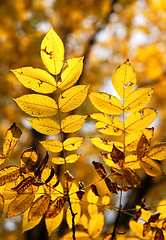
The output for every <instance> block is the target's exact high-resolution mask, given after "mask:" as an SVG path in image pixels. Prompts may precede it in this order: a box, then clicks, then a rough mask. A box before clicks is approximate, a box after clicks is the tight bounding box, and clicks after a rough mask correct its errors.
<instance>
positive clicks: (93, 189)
mask: <svg viewBox="0 0 166 240" xmlns="http://www.w3.org/2000/svg"><path fill="white" fill-rule="evenodd" d="M90 188H91V190H92V192H93V193H94V194H95V195H96V196H98V197H100V195H99V194H98V191H97V187H96V186H95V185H94V184H92V185H91V186H90Z"/></svg>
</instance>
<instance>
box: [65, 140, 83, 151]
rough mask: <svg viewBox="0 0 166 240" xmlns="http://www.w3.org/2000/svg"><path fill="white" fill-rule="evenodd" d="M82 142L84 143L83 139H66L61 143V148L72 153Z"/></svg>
mask: <svg viewBox="0 0 166 240" xmlns="http://www.w3.org/2000/svg"><path fill="white" fill-rule="evenodd" d="M83 141H84V138H82V137H72V138H67V139H66V140H65V141H64V142H63V147H64V149H65V150H67V151H74V150H76V149H77V148H79V147H80V146H81V144H82V143H83Z"/></svg>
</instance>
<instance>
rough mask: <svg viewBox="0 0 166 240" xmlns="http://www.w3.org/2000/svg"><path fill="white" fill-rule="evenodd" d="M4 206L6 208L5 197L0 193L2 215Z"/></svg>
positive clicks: (0, 213)
mask: <svg viewBox="0 0 166 240" xmlns="http://www.w3.org/2000/svg"><path fill="white" fill-rule="evenodd" d="M3 208H4V198H3V196H2V195H1V194H0V216H1V215H2V213H3Z"/></svg>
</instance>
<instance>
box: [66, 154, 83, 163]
mask: <svg viewBox="0 0 166 240" xmlns="http://www.w3.org/2000/svg"><path fill="white" fill-rule="evenodd" d="M80 156H81V155H80V154H70V155H68V156H67V157H66V158H65V160H66V163H74V162H76V161H77V160H78V159H79V158H80Z"/></svg>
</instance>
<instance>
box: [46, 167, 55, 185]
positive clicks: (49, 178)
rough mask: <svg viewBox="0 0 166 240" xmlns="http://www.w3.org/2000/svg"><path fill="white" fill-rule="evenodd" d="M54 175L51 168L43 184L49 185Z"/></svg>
mask: <svg viewBox="0 0 166 240" xmlns="http://www.w3.org/2000/svg"><path fill="white" fill-rule="evenodd" d="M54 174H55V171H54V168H53V167H52V166H51V172H50V176H49V177H48V178H47V179H46V180H45V183H49V182H50V181H51V179H52V178H53V176H54Z"/></svg>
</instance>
